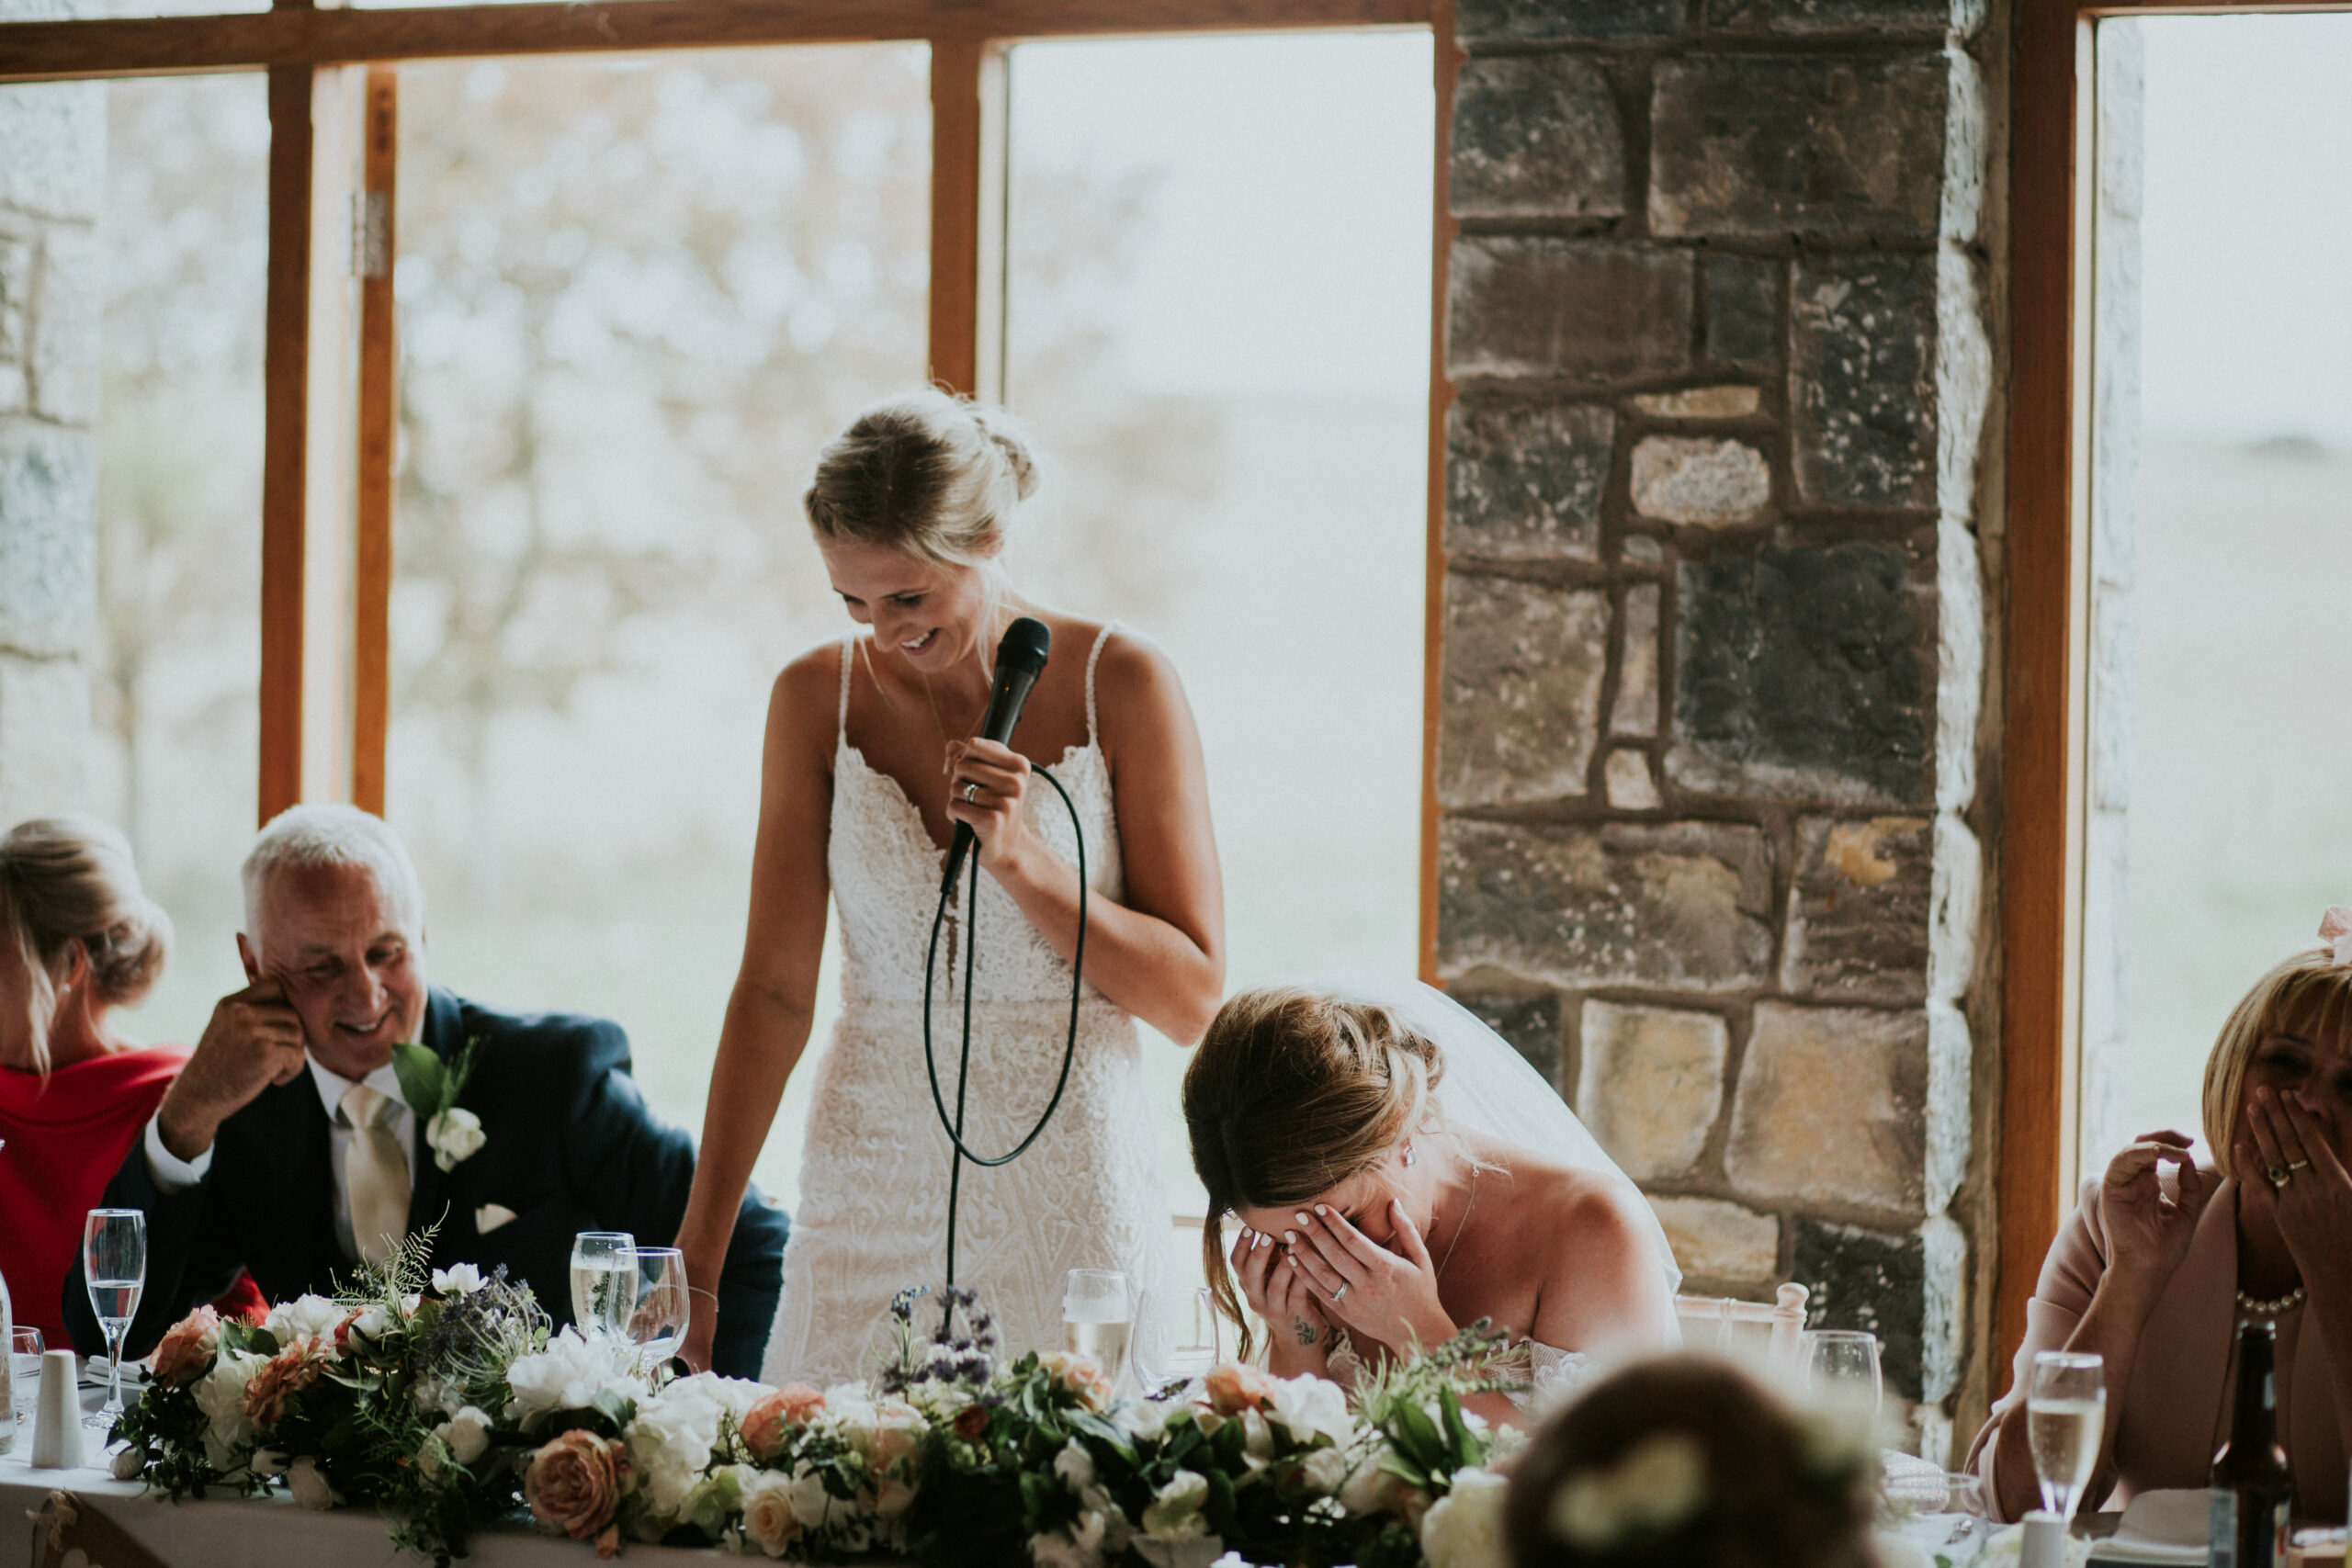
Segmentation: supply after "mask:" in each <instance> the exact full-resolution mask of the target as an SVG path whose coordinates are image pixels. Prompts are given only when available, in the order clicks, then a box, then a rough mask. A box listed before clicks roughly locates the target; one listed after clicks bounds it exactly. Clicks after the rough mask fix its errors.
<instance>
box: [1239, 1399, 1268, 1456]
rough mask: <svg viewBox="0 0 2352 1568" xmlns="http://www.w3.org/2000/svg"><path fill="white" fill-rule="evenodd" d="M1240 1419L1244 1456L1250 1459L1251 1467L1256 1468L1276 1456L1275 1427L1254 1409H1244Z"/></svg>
mask: <svg viewBox="0 0 2352 1568" xmlns="http://www.w3.org/2000/svg"><path fill="white" fill-rule="evenodd" d="M1238 1419H1239V1421H1240V1422H1241V1451H1242V1454H1243V1457H1245V1458H1247V1459H1248V1460H1249V1461H1250V1469H1252V1470H1256V1469H1258V1468H1259V1467H1260V1466H1261V1465H1263V1464H1264V1463H1265V1462H1266V1461H1268V1460H1270V1459H1272V1458H1273V1457H1274V1429H1273V1428H1272V1427H1270V1426H1268V1425H1267V1424H1266V1418H1265V1417H1264V1416H1261V1415H1259V1414H1258V1413H1257V1412H1256V1411H1254V1410H1245V1411H1243V1412H1242V1413H1241V1415H1240V1416H1239V1417H1238Z"/></svg>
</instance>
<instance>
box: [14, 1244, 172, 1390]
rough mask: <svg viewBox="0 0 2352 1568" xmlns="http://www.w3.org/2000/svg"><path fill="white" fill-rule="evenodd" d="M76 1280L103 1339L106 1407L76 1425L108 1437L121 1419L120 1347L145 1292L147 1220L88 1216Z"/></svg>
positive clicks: (128, 1331) (137, 1312) (128, 1332)
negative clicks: (86, 1290) (83, 1284)
mask: <svg viewBox="0 0 2352 1568" xmlns="http://www.w3.org/2000/svg"><path fill="white" fill-rule="evenodd" d="M82 1277H83V1279H84V1280H86V1281H87V1282H88V1284H89V1287H90V1310H91V1311H92V1312H94V1313H96V1314H97V1318H98V1326H99V1327H100V1328H102V1329H104V1330H105V1331H106V1337H107V1402H106V1405H105V1408H103V1409H101V1410H100V1411H99V1412H98V1413H97V1414H96V1415H95V1416H85V1417H84V1418H83V1421H82V1425H83V1426H85V1427H91V1428H93V1429H95V1430H97V1431H102V1432H103V1431H111V1430H112V1429H113V1427H114V1424H115V1418H116V1417H117V1416H120V1415H121V1414H122V1342H123V1339H124V1338H125V1337H127V1336H128V1335H129V1334H130V1320H131V1319H132V1318H133V1317H136V1316H137V1315H138V1314H139V1295H140V1292H141V1291H143V1290H145V1289H146V1288H147V1216H146V1215H145V1214H142V1213H140V1212H139V1211H138V1210H136V1209H93V1210H91V1211H90V1213H89V1215H88V1217H87V1218H85V1220H84V1221H83V1222H82ZM10 1349H11V1350H12V1351H13V1350H14V1347H13V1346H12V1347H10Z"/></svg>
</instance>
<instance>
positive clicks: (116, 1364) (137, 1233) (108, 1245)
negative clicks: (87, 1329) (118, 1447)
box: [82, 1209, 147, 1432]
mask: <svg viewBox="0 0 2352 1568" xmlns="http://www.w3.org/2000/svg"><path fill="white" fill-rule="evenodd" d="M82 1277H83V1279H84V1280H87V1281H88V1283H89V1287H90V1310H91V1311H92V1312H93V1313H95V1314H96V1315H97V1319H98V1326H99V1327H100V1328H101V1329H103V1330H105V1331H106V1337H107V1402H106V1406H105V1408H103V1409H101V1410H100V1411H99V1412H98V1413H97V1414H96V1415H95V1416H85V1417H84V1418H83V1421H82V1425H83V1426H85V1427H91V1428H92V1429H94V1430H96V1431H102V1432H103V1431H111V1430H112V1429H113V1427H114V1424H115V1420H116V1418H117V1417H118V1416H120V1415H121V1414H122V1342H123V1339H124V1337H126V1336H127V1335H129V1334H130V1320H131V1319H132V1318H133V1317H135V1316H137V1315H138V1314H139V1295H140V1292H141V1291H143V1290H145V1289H146V1286H147V1216H146V1215H145V1214H142V1213H140V1212H139V1211H138V1210H136V1209H93V1210H91V1211H90V1213H89V1215H88V1217H87V1218H85V1220H83V1222H82Z"/></svg>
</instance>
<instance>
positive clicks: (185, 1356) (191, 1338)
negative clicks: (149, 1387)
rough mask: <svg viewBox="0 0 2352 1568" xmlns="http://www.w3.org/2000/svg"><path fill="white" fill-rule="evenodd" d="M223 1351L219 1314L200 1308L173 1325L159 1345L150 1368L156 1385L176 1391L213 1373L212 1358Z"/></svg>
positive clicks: (151, 1359)
mask: <svg viewBox="0 0 2352 1568" xmlns="http://www.w3.org/2000/svg"><path fill="white" fill-rule="evenodd" d="M219 1353H220V1314H219V1313H217V1312H214V1311H213V1310H212V1309H211V1308H210V1307H209V1306H200V1307H198V1308H197V1309H196V1310H195V1311H194V1312H192V1313H190V1314H187V1316H186V1317H184V1318H182V1319H180V1320H179V1321H178V1322H177V1323H175V1324H174V1325H172V1326H171V1329H170V1330H169V1331H168V1332H167V1333H165V1334H164V1337H163V1338H162V1339H160V1340H158V1341H157V1342H156V1345H155V1353H154V1355H153V1356H152V1357H150V1358H148V1363H147V1364H148V1367H149V1369H150V1370H151V1371H153V1374H154V1377H155V1381H156V1382H162V1383H167V1384H169V1385H171V1386H172V1387H175V1388H176V1387H179V1386H180V1385H181V1384H183V1383H192V1382H195V1381H196V1380H197V1379H198V1378H200V1377H202V1376H203V1375H204V1374H205V1373H206V1372H208V1371H211V1370H212V1358H213V1357H214V1356H216V1355H218V1354H219Z"/></svg>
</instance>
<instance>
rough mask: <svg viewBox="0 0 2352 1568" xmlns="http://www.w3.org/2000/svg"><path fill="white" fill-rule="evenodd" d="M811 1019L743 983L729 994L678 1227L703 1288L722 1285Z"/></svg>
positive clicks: (806, 1010) (804, 1010)
mask: <svg viewBox="0 0 2352 1568" xmlns="http://www.w3.org/2000/svg"><path fill="white" fill-rule="evenodd" d="M814 1016H815V1013H814V1009H813V1008H812V1007H810V1006H808V1005H805V1004H796V1003H794V1002H792V1001H788V1000H787V999H786V998H784V997H782V996H780V995H778V994H777V993H776V992H775V991H773V990H769V989H767V988H764V987H759V986H755V985H752V984H750V983H749V982H746V981H741V980H739V981H738V982H736V986H735V990H734V993H733V995H731V996H730V997H729V998H728V1001H727V1021H726V1022H725V1024H724V1025H723V1026H722V1027H721V1029H720V1031H719V1035H718V1057H717V1059H716V1060H714V1061H713V1062H712V1063H711V1068H710V1093H709V1098H708V1099H707V1100H706V1101H705V1102H704V1105H703V1121H702V1147H701V1150H700V1152H699V1153H698V1154H697V1155H696V1156H695V1179H694V1188H693V1190H692V1191H691V1193H690V1194H689V1195H688V1197H687V1199H686V1216H685V1219H684V1221H682V1222H681V1223H680V1224H679V1226H678V1241H677V1246H678V1248H679V1250H680V1251H682V1252H684V1254H685V1263H686V1277H687V1279H688V1280H690V1281H691V1282H692V1283H694V1284H695V1285H697V1286H699V1287H701V1288H702V1289H704V1290H716V1289H718V1272H719V1269H720V1267H721V1265H722V1264H723V1263H724V1262H725V1261H726V1258H727V1246H728V1243H729V1240H730V1239H732V1237H733V1235H734V1232H735V1213H736V1210H737V1209H738V1208H740V1207H741V1204H742V1201H743V1190H744V1188H745V1187H746V1186H748V1185H749V1184H750V1182H751V1179H752V1164H753V1162H755V1161H756V1160H757V1159H758V1158H759V1156H760V1148H761V1146H762V1145H763V1144H765V1143H766V1142H767V1136H768V1129H769V1127H770V1126H771V1125H772V1124H773V1123H774V1122H775V1111H776V1106H777V1104H778V1103H779V1102H780V1101H781V1100H783V1099H784V1086H785V1084H786V1081H787V1080H788V1079H790V1077H792V1069H793V1068H794V1067H795V1066H797V1064H798V1063H799V1060H800V1056H801V1053H802V1052H803V1051H805V1050H806V1049H807V1048H808V1045H809V1027H810V1025H811V1023H812V1022H813V1021H814Z"/></svg>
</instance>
